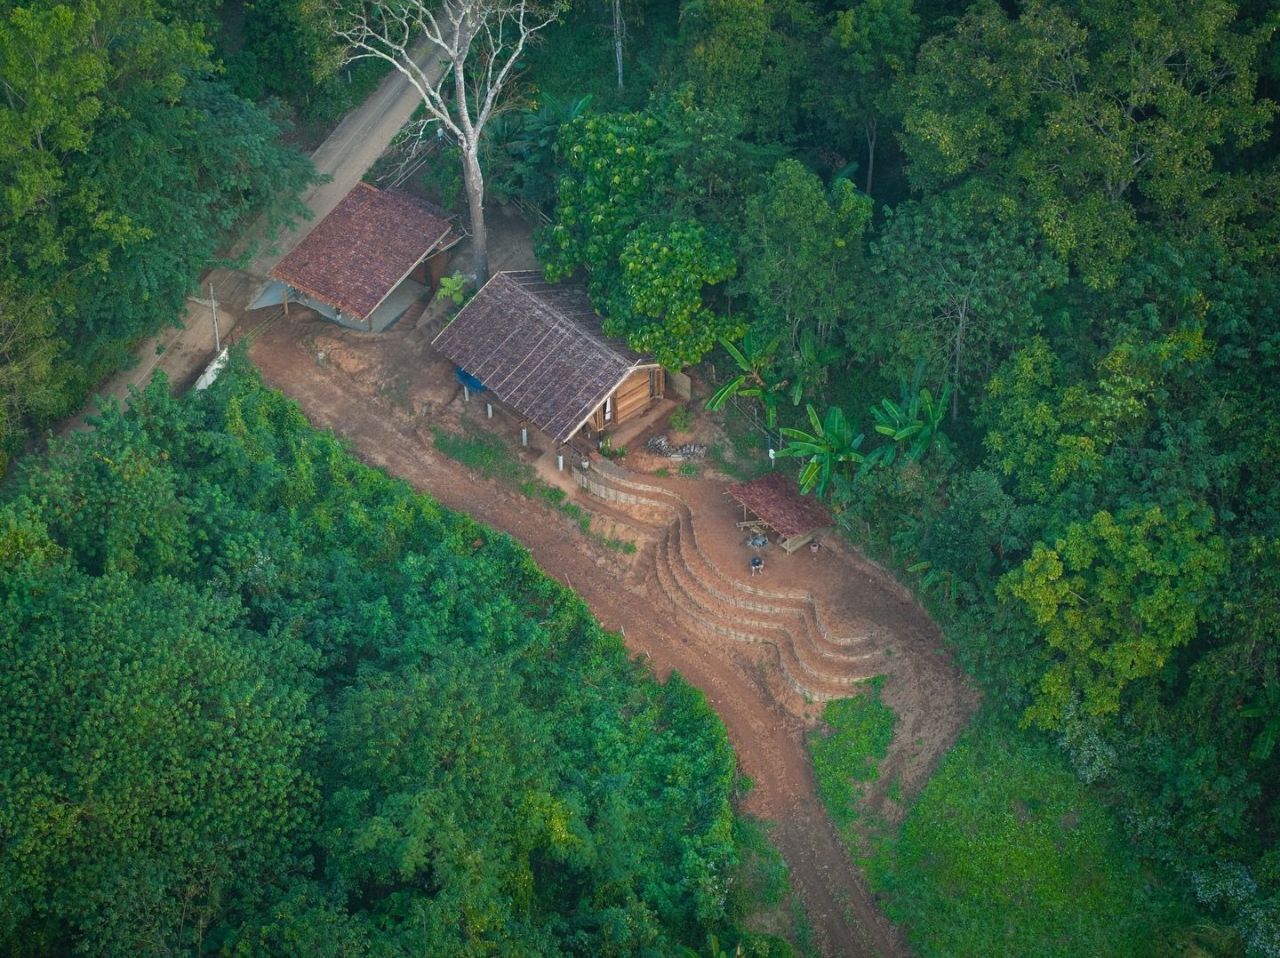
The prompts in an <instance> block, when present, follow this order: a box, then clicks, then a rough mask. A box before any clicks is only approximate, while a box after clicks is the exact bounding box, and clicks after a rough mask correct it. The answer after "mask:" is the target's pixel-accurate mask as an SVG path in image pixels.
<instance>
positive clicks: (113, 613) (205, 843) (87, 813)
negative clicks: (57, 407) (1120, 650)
mask: <svg viewBox="0 0 1280 958" xmlns="http://www.w3.org/2000/svg"><path fill="white" fill-rule="evenodd" d="M0 608H3V610H4V614H3V616H0V650H2V651H3V655H4V658H5V661H6V663H7V664H6V668H5V669H4V671H3V674H2V675H0V711H2V712H3V716H4V720H3V722H2V723H0V729H2V731H0V769H3V771H2V772H0V778H2V781H3V788H2V789H0V839H2V841H0V848H2V849H3V853H2V854H0V943H2V944H3V948H4V950H5V952H6V953H7V954H12V955H33V956H34V955H46V954H57V953H69V952H71V951H74V950H86V951H92V952H93V953H95V954H103V955H138V954H147V955H152V954H154V955H159V954H172V953H174V952H183V953H205V952H207V953H220V954H232V955H241V954H243V955H250V954H264V953H266V954H279V953H290V952H297V951H301V952H306V953H341V954H387V953H408V952H413V953H418V954H426V953H430V954H433V955H472V954H478V953H519V954H526V955H533V954H545V955H552V954H557V955H558V954H584V955H598V954H609V953H611V954H671V953H674V952H675V950H676V949H677V947H678V946H680V945H682V944H687V945H691V946H701V945H702V944H703V943H704V942H705V941H706V940H707V935H708V933H715V934H717V935H718V936H719V937H720V939H721V940H723V941H726V942H727V943H728V944H730V945H736V944H737V943H745V944H746V945H748V946H749V947H752V948H754V947H756V946H757V945H755V944H751V943H752V942H753V941H755V942H757V944H758V945H759V947H760V948H762V949H763V951H762V952H761V953H765V952H767V951H768V948H769V945H768V941H767V939H763V938H759V939H756V938H752V937H751V936H748V935H745V933H743V932H741V931H739V930H738V927H737V926H738V922H739V921H740V919H741V917H742V909H745V908H748V907H750V906H751V901H750V898H749V896H748V895H746V894H744V893H743V892H742V891H741V890H740V889H739V888H738V887H737V885H738V882H739V881H740V880H742V879H741V876H742V874H743V873H742V872H741V871H740V870H739V869H738V861H739V853H738V842H739V841H740V840H742V841H747V840H749V836H748V837H747V838H744V837H742V836H744V835H745V834H746V831H744V829H742V828H740V827H739V826H738V825H737V824H735V816H734V812H733V809H732V807H731V805H730V803H729V800H730V798H731V796H732V794H733V792H734V789H735V780H736V773H735V764H734V758H733V753H732V751H731V750H730V748H729V744H728V741H727V739H726V736H725V732H724V729H723V727H722V726H721V725H720V723H719V721H718V720H717V719H716V718H715V716H714V715H713V713H712V712H711V710H710V708H709V707H708V705H707V703H706V702H705V700H704V699H703V697H702V695H701V693H699V692H697V691H696V690H694V689H693V688H691V687H689V686H688V685H686V684H685V683H683V682H682V681H681V680H680V679H679V677H678V676H677V677H673V678H672V679H671V680H670V681H669V682H667V683H666V684H665V685H660V684H658V683H657V682H656V681H654V679H653V678H652V677H651V676H650V675H649V674H647V673H646V672H645V671H644V670H643V669H642V668H641V667H640V666H638V665H635V664H633V663H632V662H631V661H629V659H628V657H627V655H626V653H625V651H624V650H623V647H622V645H621V642H620V641H619V639H618V638H617V637H616V636H613V635H610V634H607V633H605V632H603V631H602V630H601V628H600V627H599V625H597V624H596V623H595V622H594V621H593V620H592V619H591V617H590V616H589V614H588V613H587V610H586V608H585V607H584V605H583V603H582V602H581V600H579V599H578V598H576V597H575V596H574V595H573V594H572V593H571V592H569V591H568V590H567V589H565V588H564V587H562V586H560V585H559V584H558V583H556V582H554V581H553V580H551V579H549V578H547V577H545V576H544V575H543V574H542V573H541V572H540V571H539V570H538V569H537V567H536V566H535V565H534V564H533V561H532V559H531V558H530V557H529V555H528V554H527V553H526V552H525V551H524V550H523V549H521V548H520V547H519V546H517V545H516V544H515V543H513V542H512V541H511V540H509V539H508V538H506V537H505V536H502V535H499V534H497V533H494V532H493V531H492V530H489V529H486V528H484V527H482V526H480V525H477V524H476V523H474V522H472V521H471V520H469V519H466V518H464V517H462V516H458V515H454V514H451V513H448V512H446V511H444V510H443V509H441V508H440V507H439V506H438V505H436V504H435V503H434V502H432V501H430V500H428V499H426V498H424V497H422V496H418V495H415V494H414V493H412V492H411V491H410V490H409V489H408V488H407V487H405V486H404V485H403V484H401V483H399V482H396V481H393V480H391V479H389V478H387V477H386V476H385V475H383V474H381V473H378V472H375V471H373V470H371V469H368V468H366V467H364V466H362V465H360V464H359V463H357V462H356V461H355V460H354V459H353V458H352V457H351V456H349V455H348V454H347V453H346V452H345V451H344V450H343V449H342V447H341V445H340V444H339V443H338V442H337V440H335V439H334V438H332V437H331V436H327V435H322V434H319V433H316V432H313V431H312V430H311V429H310V428H309V427H308V426H307V424H306V422H305V421H304V420H303V418H302V416H301V414H300V412H299V411H298V409H297V408H296V407H295V406H293V405H291V404H290V403H288V402H286V401H285V400H284V399H282V398H281V397H280V396H279V395H278V394H275V393H272V392H270V391H268V390H267V389H265V388H263V387H262V386H261V385H259V384H258V383H257V381H256V380H255V379H254V377H253V376H252V375H250V374H249V373H247V372H246V371H245V370H244V367H243V364H242V363H236V364H234V365H233V367H232V369H231V370H230V371H229V372H228V373H226V374H224V376H223V378H220V379H219V381H218V383H217V384H216V385H215V386H214V387H213V388H212V389H210V390H208V391H206V392H203V393H197V394H194V395H193V396H191V397H190V398H188V399H186V400H182V401H178V400H174V399H172V398H171V397H170V396H169V393H168V389H167V385H166V384H165V383H164V382H163V381H162V380H161V381H158V382H157V383H156V384H154V385H153V386H152V387H151V388H150V389H148V390H147V391H146V392H145V393H143V394H138V395H136V396H135V397H134V401H133V407H132V409H131V411H130V412H128V413H122V412H121V411H120V410H119V409H118V408H116V407H110V408H108V409H107V410H106V411H105V412H104V414H103V415H102V417H101V419H100V420H99V421H98V422H97V426H96V429H95V430H94V431H93V432H92V433H87V434H80V435H76V436H75V437H73V438H71V439H70V440H68V441H67V442H65V443H59V444H57V445H56V446H55V448H54V449H53V450H52V453H51V455H50V456H49V457H47V458H45V457H40V458H32V459H28V460H27V461H26V462H25V464H24V467H23V468H22V470H21V472H20V475H19V476H18V479H17V482H16V484H15V487H14V488H13V489H12V490H11V492H10V494H9V495H8V496H7V497H6V501H5V502H4V504H3V505H2V506H0ZM747 831H749V830H747ZM755 845H757V846H758V845H759V842H758V841H757V842H755ZM760 854H761V853H760V852H759V850H758V849H757V851H754V852H752V857H753V858H754V859H757V860H758V859H759V857H760Z"/></svg>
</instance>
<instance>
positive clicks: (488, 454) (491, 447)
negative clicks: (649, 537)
mask: <svg viewBox="0 0 1280 958" xmlns="http://www.w3.org/2000/svg"><path fill="white" fill-rule="evenodd" d="M431 437H432V440H433V441H434V442H435V447H436V449H438V450H439V451H440V452H442V453H444V454H445V455H446V456H448V457H449V458H450V459H453V460H455V461H457V462H460V463H462V464H463V465H464V466H466V467H467V468H468V469H470V470H471V471H472V472H476V473H479V474H480V475H481V476H483V477H484V478H486V479H492V480H494V481H495V482H500V483H503V484H505V485H508V486H513V487H514V488H515V489H517V490H518V491H519V492H520V494H521V495H522V496H525V497H526V498H528V499H533V500H534V501H535V502H543V503H546V504H547V505H549V506H551V507H552V508H554V509H556V510H557V511H558V512H560V513H561V514H562V515H564V516H566V517H568V518H569V519H571V520H573V523H574V525H576V526H577V527H578V531H579V532H581V533H582V534H583V535H584V536H586V537H587V538H588V539H590V540H591V541H592V542H594V543H596V545H598V546H601V547H602V548H605V549H610V550H612V551H614V552H621V553H623V554H624V555H633V554H635V552H636V550H637V546H636V544H635V543H634V542H632V541H630V540H627V539H615V538H613V537H612V536H606V535H603V534H601V533H599V532H596V531H595V530H594V529H593V528H592V527H591V513H589V512H587V510H586V509H584V508H582V506H580V505H578V504H577V503H576V502H570V501H569V496H568V494H567V493H566V492H565V491H564V490H563V489H561V488H560V487H558V486H552V485H549V484H548V483H545V482H543V481H542V480H541V479H539V478H538V477H537V475H536V474H535V473H534V471H533V467H532V466H530V465H528V464H527V463H523V462H521V461H520V460H519V459H517V458H516V457H515V456H514V455H512V450H511V447H510V446H508V445H507V443H506V442H504V441H503V440H502V439H501V438H499V437H498V436H495V435H494V434H493V433H490V432H482V431H475V432H469V433H466V434H465V435H460V434H458V433H452V432H449V431H447V430H445V429H440V428H438V427H437V428H433V429H432V430H431Z"/></svg>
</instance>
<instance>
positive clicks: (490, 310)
mask: <svg viewBox="0 0 1280 958" xmlns="http://www.w3.org/2000/svg"><path fill="white" fill-rule="evenodd" d="M433 345H434V346H435V348H436V349H438V350H439V351H440V352H441V354H443V355H444V356H446V357H448V358H449V359H450V360H451V361H452V362H453V363H454V364H455V365H456V366H457V367H458V368H459V369H460V370H462V372H463V373H465V374H466V376H467V377H469V378H470V380H471V381H473V382H478V383H482V384H483V386H484V388H486V389H488V390H489V391H490V392H492V393H493V395H494V396H496V397H497V398H498V400H500V401H501V402H502V403H503V404H504V405H506V406H507V407H508V408H510V409H511V410H512V411H513V412H515V413H516V414H517V415H518V416H520V417H522V418H524V419H527V420H528V421H529V422H531V423H533V425H535V426H537V427H538V428H539V429H541V430H542V431H543V432H545V433H546V434H547V435H548V436H550V437H551V439H552V440H553V441H554V442H556V443H557V444H559V443H564V442H567V441H568V440H569V439H570V438H571V437H572V436H573V435H574V434H575V433H577V432H578V430H579V429H581V428H582V427H583V426H590V427H591V428H593V429H595V430H597V431H598V430H603V429H606V428H607V427H609V426H611V425H614V424H617V423H621V422H625V421H626V420H628V419H631V418H633V417H635V416H637V415H639V414H640V413H642V412H643V411H644V410H645V409H646V408H647V407H648V406H649V404H650V402H652V401H653V400H654V399H660V398H661V397H662V395H663V389H664V383H665V377H664V375H663V370H662V367H661V366H660V365H658V364H657V363H655V362H654V361H653V360H651V359H647V358H646V357H644V356H641V355H640V354H639V353H636V352H634V351H632V350H630V349H628V348H627V347H626V346H625V345H623V344H622V343H620V342H618V341H616V340H613V339H610V338H608V337H606V336H605V335H604V333H603V332H601V329H600V317H599V316H597V315H596V312H595V310H594V309H593V308H592V306H591V300H590V299H589V298H588V297H587V292H586V290H585V289H583V288H582V287H581V286H576V285H573V284H567V283H556V284H553V283H548V282H546V281H545V280H544V279H543V278H542V274H541V273H539V272H537V271H532V270H530V271H515V272H504V273H498V274H496V275H495V276H494V277H493V278H492V279H490V280H489V282H488V283H486V284H485V285H484V287H483V288H482V289H481V290H480V291H479V292H478V293H476V295H475V297H474V298H473V299H472V300H471V302H469V303H467V305H466V306H464V307H463V308H462V310H461V311H459V313H458V315H457V316H456V317H454V320H453V322H451V323H450V324H449V325H448V326H446V327H445V328H444V330H443V331H442V332H441V333H440V335H438V336H437V337H436V338H435V341H434V343H433Z"/></svg>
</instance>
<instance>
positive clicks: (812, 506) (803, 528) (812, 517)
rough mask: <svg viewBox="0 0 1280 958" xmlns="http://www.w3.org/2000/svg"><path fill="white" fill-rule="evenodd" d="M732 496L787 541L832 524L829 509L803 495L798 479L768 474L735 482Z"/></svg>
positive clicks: (780, 473) (784, 475)
mask: <svg viewBox="0 0 1280 958" xmlns="http://www.w3.org/2000/svg"><path fill="white" fill-rule="evenodd" d="M728 493H729V495H731V496H733V498H735V499H737V500H738V501H739V502H740V503H742V504H743V505H744V506H746V507H747V508H748V509H750V510H751V511H752V512H754V513H755V514H756V515H757V516H759V518H760V521H761V522H763V523H764V524H765V525H767V526H768V527H769V528H770V529H772V530H773V531H774V532H776V533H778V534H779V535H781V536H783V537H785V538H787V539H790V538H791V537H792V536H802V535H804V534H805V533H806V532H812V531H813V530H814V529H821V528H822V527H823V526H829V525H831V514H830V513H829V512H827V510H826V508H825V507H823V505H822V504H821V503H820V502H818V501H817V500H816V499H814V498H812V497H811V496H806V495H802V494H801V492H800V488H799V487H798V486H797V485H796V483H795V480H794V479H792V478H791V477H790V476H788V475H786V473H782V472H768V473H765V474H764V475H763V476H761V477H760V478H759V479H752V480H751V481H750V482H738V483H735V484H733V485H732V486H730V487H729V489H728Z"/></svg>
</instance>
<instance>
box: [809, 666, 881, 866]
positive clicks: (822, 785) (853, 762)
mask: <svg viewBox="0 0 1280 958" xmlns="http://www.w3.org/2000/svg"><path fill="white" fill-rule="evenodd" d="M883 685H884V677H883V676H876V678H874V679H872V680H871V681H870V682H868V683H867V686H868V688H867V691H866V692H864V693H863V694H862V695H858V696H856V697H854V698H849V699H837V700H836V701H834V702H828V703H827V705H826V707H825V708H824V709H823V710H822V721H823V723H824V725H825V728H823V729H819V730H818V731H816V732H814V733H813V734H812V735H811V736H809V755H810V757H811V758H812V759H813V771H814V775H815V777H816V778H817V780H818V793H819V794H820V795H821V796H822V802H823V804H824V805H826V807H827V812H828V814H830V815H831V818H832V820H833V821H834V822H835V823H836V827H837V828H839V829H840V832H841V835H842V837H844V839H845V842H846V844H847V845H849V847H851V848H852V847H856V846H857V845H858V844H859V843H857V842H855V841H854V840H853V839H854V838H855V837H856V836H854V835H853V834H851V833H850V829H851V828H852V826H853V825H854V824H855V823H856V822H857V821H858V819H859V816H860V812H861V809H860V808H859V803H860V802H861V800H862V796H863V795H864V794H865V792H866V788H867V786H869V785H871V784H873V783H874V782H875V781H876V779H877V777H878V776H879V773H880V763H881V762H882V761H883V760H884V757H885V755H886V754H887V753H888V751H889V740H890V739H892V738H893V724H894V720H895V716H894V714H893V710H892V709H891V708H889V707H888V706H887V705H885V704H884V702H882V701H881V700H880V690H881V688H882V687H883Z"/></svg>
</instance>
